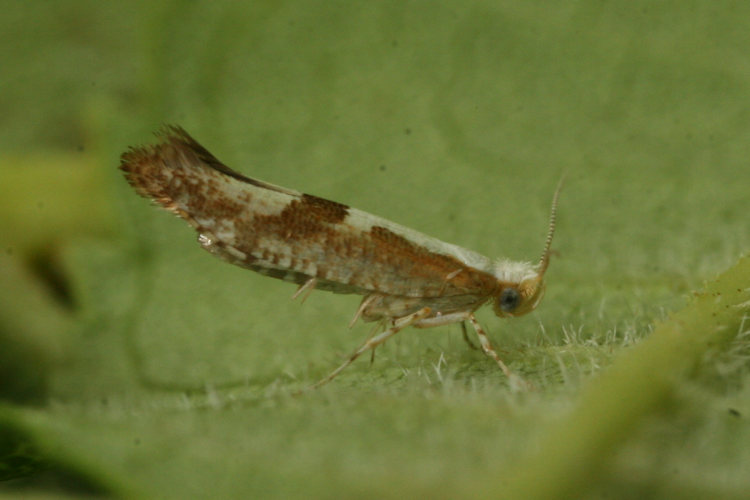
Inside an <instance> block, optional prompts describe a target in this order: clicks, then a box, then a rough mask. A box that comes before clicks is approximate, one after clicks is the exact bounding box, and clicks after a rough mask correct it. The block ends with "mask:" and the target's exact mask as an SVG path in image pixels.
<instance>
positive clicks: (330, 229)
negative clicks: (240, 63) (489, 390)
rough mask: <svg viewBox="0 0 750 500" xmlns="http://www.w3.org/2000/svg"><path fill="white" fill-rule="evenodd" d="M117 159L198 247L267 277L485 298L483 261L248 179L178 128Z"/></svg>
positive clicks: (341, 287) (489, 282)
mask: <svg viewBox="0 0 750 500" xmlns="http://www.w3.org/2000/svg"><path fill="white" fill-rule="evenodd" d="M160 137H161V142H159V143H158V144H156V145H154V146H148V147H142V148H134V149H131V150H130V151H128V152H126V153H124V154H123V155H122V162H121V165H120V168H121V169H122V170H123V171H124V172H125V176H126V178H127V180H128V182H130V184H131V185H132V186H133V187H134V188H135V189H136V191H137V192H138V193H139V194H141V195H143V196H145V197H148V198H152V199H154V200H155V201H156V202H158V203H159V204H161V205H162V206H163V207H165V208H166V209H168V210H170V211H172V212H173V213H176V214H177V215H179V216H180V217H182V218H183V219H185V220H186V221H188V222H189V223H190V225H192V226H193V227H194V228H195V229H196V230H197V231H198V233H199V234H200V238H199V240H200V242H201V244H202V245H203V247H204V248H206V249H207V250H209V251H210V252H212V253H214V254H215V255H217V256H219V257H221V258H223V259H225V260H228V261H230V262H232V263H234V264H237V265H240V266H243V267H246V268H249V269H252V270H253V271H257V272H260V273H262V274H265V275H267V276H271V277H274V278H279V279H283V280H286V281H292V282H295V283H298V284H302V283H305V282H307V281H308V280H310V279H311V278H316V280H317V281H316V288H319V289H323V290H330V291H333V292H337V293H359V294H365V295H367V294H371V293H379V294H383V295H399V296H409V297H438V296H457V295H471V296H476V297H486V296H489V295H490V294H491V293H492V292H493V291H494V289H495V287H496V281H495V279H494V278H493V277H492V275H491V274H490V273H489V272H487V269H485V268H487V267H488V266H489V261H488V260H487V259H486V258H485V257H482V256H480V255H478V254H475V253H473V252H470V251H468V250H465V249H462V248H460V247H456V246H454V245H450V244H447V243H443V242H441V241H440V240H437V239H435V238H431V237H429V236H426V235H423V234H421V233H418V232H416V231H413V230H410V229H407V228H404V227H402V226H399V225H397V224H395V223H393V222H390V221H387V220H385V219H381V218H379V217H376V216H374V215H371V214H368V213H366V212H362V211H360V210H356V209H352V208H350V207H348V206H346V205H343V204H341V203H337V202H333V201H329V200H325V199H323V198H318V197H316V196H312V195H308V194H302V193H299V192H296V191H293V190H290V189H286V188H283V187H279V186H275V185H273V184H269V183H266V182H262V181H258V180H255V179H252V178H249V177H246V176H244V175H242V174H240V173H238V172H235V171H234V170H232V169H230V168H229V167H227V166H226V165H224V164H223V163H221V162H220V161H219V160H217V159H216V158H215V157H214V156H213V155H212V154H211V153H209V152H208V151H207V150H206V149H205V148H204V147H203V146H201V145H200V144H198V142H196V141H195V140H194V139H193V138H192V137H190V136H189V135H188V134H187V133H186V132H185V131H184V130H182V129H181V128H178V127H169V128H166V129H165V130H164V131H163V132H162V133H161V134H160Z"/></svg>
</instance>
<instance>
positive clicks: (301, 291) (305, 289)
mask: <svg viewBox="0 0 750 500" xmlns="http://www.w3.org/2000/svg"><path fill="white" fill-rule="evenodd" d="M317 284H318V278H310V279H309V280H307V281H305V282H304V283H302V284H301V285H300V286H299V288H297V291H296V292H294V295H292V300H294V299H296V298H297V297H299V296H300V295H302V301H301V302H302V303H304V302H305V300H306V299H307V297H309V296H310V292H312V291H313V290H314V289H315V285H317Z"/></svg>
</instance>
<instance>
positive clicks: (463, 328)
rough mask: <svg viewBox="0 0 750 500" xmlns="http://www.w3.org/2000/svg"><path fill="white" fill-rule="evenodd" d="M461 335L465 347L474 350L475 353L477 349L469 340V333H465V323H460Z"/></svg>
mask: <svg viewBox="0 0 750 500" xmlns="http://www.w3.org/2000/svg"><path fill="white" fill-rule="evenodd" d="M461 334H462V335H463V337H464V341H465V342H466V345H468V346H469V348H470V349H474V350H475V351H476V350H478V349H479V348H478V347H477V346H475V345H474V342H472V341H471V339H469V333H468V332H467V331H466V321H462V322H461Z"/></svg>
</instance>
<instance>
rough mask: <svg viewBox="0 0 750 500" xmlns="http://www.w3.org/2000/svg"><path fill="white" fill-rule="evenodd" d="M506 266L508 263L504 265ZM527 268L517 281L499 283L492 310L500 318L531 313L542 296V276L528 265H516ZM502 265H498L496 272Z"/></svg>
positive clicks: (543, 285) (543, 287) (543, 286)
mask: <svg viewBox="0 0 750 500" xmlns="http://www.w3.org/2000/svg"><path fill="white" fill-rule="evenodd" d="M505 264H506V265H507V264H509V263H505ZM517 264H520V265H525V266H528V268H529V271H530V272H528V273H526V274H525V275H524V276H519V278H518V279H517V280H512V281H500V287H499V289H498V292H497V293H496V294H495V297H494V298H493V302H492V308H493V309H494V310H495V314H497V315H498V316H500V317H507V316H522V315H524V314H526V313H528V312H531V311H533V310H534V309H535V308H536V306H537V305H539V302H540V301H541V300H542V297H543V296H544V289H545V283H544V274H543V273H541V274H538V273H537V272H536V270H534V269H533V267H532V266H531V265H530V264H528V263H525V262H524V263H517ZM502 265H503V263H500V264H498V270H499V269H500V267H501V266H502Z"/></svg>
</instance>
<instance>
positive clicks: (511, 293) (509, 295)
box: [497, 288, 521, 313]
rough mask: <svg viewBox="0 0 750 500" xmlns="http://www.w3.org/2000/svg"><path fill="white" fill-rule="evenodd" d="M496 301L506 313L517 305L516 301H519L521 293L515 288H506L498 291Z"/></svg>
mask: <svg viewBox="0 0 750 500" xmlns="http://www.w3.org/2000/svg"><path fill="white" fill-rule="evenodd" d="M497 301H498V304H499V305H500V310H501V311H503V312H507V313H509V312H513V310H514V309H515V308H516V307H518V303H519V302H521V294H520V293H518V290H516V289H515V288H506V289H505V290H503V291H502V292H500V297H499V298H498V299H497Z"/></svg>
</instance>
